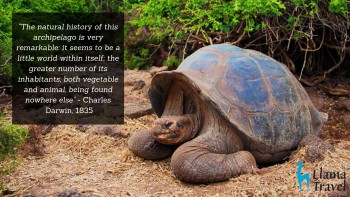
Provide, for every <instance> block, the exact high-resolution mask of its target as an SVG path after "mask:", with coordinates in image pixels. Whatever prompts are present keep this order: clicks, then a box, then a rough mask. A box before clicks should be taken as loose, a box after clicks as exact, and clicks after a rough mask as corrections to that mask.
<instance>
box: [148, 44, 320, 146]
mask: <svg viewBox="0 0 350 197" xmlns="http://www.w3.org/2000/svg"><path fill="white" fill-rule="evenodd" d="M172 80H181V81H184V82H186V84H188V85H189V86H191V88H192V89H194V90H195V91H196V92H198V94H201V98H203V100H204V101H205V102H206V103H207V104H208V105H209V106H210V107H211V108H212V109H213V110H215V111H217V113H218V114H219V115H221V116H222V117H223V118H226V119H227V120H229V122H230V123H231V124H232V126H233V127H235V128H236V129H238V130H239V131H240V132H241V133H242V134H244V135H245V136H247V137H248V138H250V139H252V140H254V141H255V142H256V141H259V142H263V143H264V144H266V145H269V147H271V146H272V147H273V148H275V149H276V151H278V150H286V149H292V148H295V147H296V146H297V145H298V143H299V141H300V140H301V138H302V137H304V136H305V135H307V134H309V133H313V134H315V135H318V134H319V132H320V131H321V128H322V125H323V123H324V121H325V120H324V119H322V115H321V114H320V113H319V112H318V111H317V110H316V108H315V107H314V106H313V104H312V102H311V101H310V99H309V96H308V95H307V93H306V91H305V89H304V88H303V87H302V86H301V84H300V83H299V81H298V80H297V79H296V78H295V77H294V76H293V75H292V73H290V71H289V70H288V69H287V67H286V66H285V65H283V64H281V63H279V62H277V61H276V60H274V59H272V58H270V57H268V56H266V55H264V54H262V53H260V52H257V51H253V50H247V49H241V48H239V47H236V46H232V45H229V44H218V45H210V46H207V47H203V48H201V49H199V50H198V51H196V52H195V53H193V54H192V55H190V56H189V57H187V58H186V59H185V60H184V61H183V62H182V63H181V65H180V66H179V67H178V68H177V70H175V71H171V72H161V73H159V74H157V75H155V76H154V78H153V79H152V84H151V87H150V89H149V97H150V100H151V104H152V107H153V109H154V111H155V112H156V114H157V115H158V116H161V115H162V113H163V109H164V105H165V99H166V98H167V90H168V87H169V85H170V83H171V81H172Z"/></svg>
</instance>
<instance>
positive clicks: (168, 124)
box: [165, 121, 173, 128]
mask: <svg viewBox="0 0 350 197" xmlns="http://www.w3.org/2000/svg"><path fill="white" fill-rule="evenodd" d="M171 125H173V122H169V121H166V123H165V127H166V128H169V127H170V126H171Z"/></svg>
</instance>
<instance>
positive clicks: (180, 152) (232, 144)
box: [128, 83, 256, 183]
mask: <svg viewBox="0 0 350 197" xmlns="http://www.w3.org/2000/svg"><path fill="white" fill-rule="evenodd" d="M170 91H171V92H170V93H169V98H168V100H167V104H166V107H165V109H164V113H163V116H162V117H161V118H159V119H157V120H156V121H155V122H154V126H153V128H152V129H150V130H147V131H140V132H136V133H135V134H134V135H133V136H132V137H131V138H130V140H129V144H128V145H129V148H130V149H131V150H132V151H133V152H134V153H136V154H137V155H139V156H141V157H143V158H145V159H151V160H157V159H163V158H166V157H169V156H171V154H172V153H173V150H174V149H175V146H179V147H178V148H177V149H176V151H175V152H174V153H173V155H172V158H171V167H172V169H173V172H174V174H175V175H176V177H177V178H179V179H180V180H182V181H186V182H192V183H210V182H219V181H225V180H227V179H229V178H230V177H236V176H238V175H240V174H244V173H252V172H253V167H255V166H256V162H255V159H254V157H253V155H252V154H251V153H249V152H247V151H243V142H242V140H241V139H240V138H239V136H238V135H237V134H236V132H234V131H232V129H231V128H230V127H228V126H227V123H225V122H224V121H220V118H218V117H217V115H216V114H215V113H213V112H211V110H209V109H207V106H206V105H205V104H203V103H199V102H200V101H199V99H198V98H196V97H195V95H190V97H191V98H193V99H195V102H196V106H195V107H193V106H192V110H183V109H191V106H183V102H182V101H183V97H184V96H183V94H184V93H185V94H190V91H188V90H187V92H186V89H185V88H183V86H182V84H181V83H180V84H174V85H173V86H172V88H171V90H170ZM187 103H190V102H187ZM192 103H193V102H192ZM175 106H177V107H175ZM174 108H176V109H174ZM193 109H195V110H193ZM204 111H205V113H204ZM193 138H194V139H193ZM174 145H175V146H174Z"/></svg>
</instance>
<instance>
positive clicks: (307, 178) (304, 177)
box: [297, 161, 310, 191]
mask: <svg viewBox="0 0 350 197" xmlns="http://www.w3.org/2000/svg"><path fill="white" fill-rule="evenodd" d="M303 163H304V161H299V162H298V163H297V166H298V170H297V177H298V184H299V188H300V191H302V190H303V181H304V180H305V181H306V186H307V190H310V174H309V173H305V174H304V173H303V174H302V173H301V170H302V168H303Z"/></svg>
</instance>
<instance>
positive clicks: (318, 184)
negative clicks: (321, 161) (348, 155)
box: [297, 161, 349, 191]
mask: <svg viewBox="0 0 350 197" xmlns="http://www.w3.org/2000/svg"><path fill="white" fill-rule="evenodd" d="M303 164H304V161H299V162H298V163H297V179H298V185H299V189H300V191H303V190H310V189H312V190H314V191H346V190H347V189H349V188H346V173H345V172H341V171H328V170H324V169H323V168H322V167H320V168H319V169H317V170H316V169H315V170H313V172H312V173H309V172H304V173H303V172H302V171H303ZM311 178H312V180H313V181H312V185H311V182H310V181H311ZM304 182H305V183H306V184H303V183H304Z"/></svg>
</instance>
